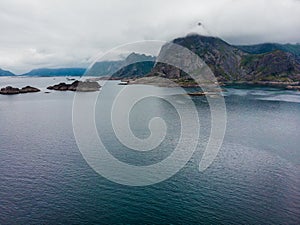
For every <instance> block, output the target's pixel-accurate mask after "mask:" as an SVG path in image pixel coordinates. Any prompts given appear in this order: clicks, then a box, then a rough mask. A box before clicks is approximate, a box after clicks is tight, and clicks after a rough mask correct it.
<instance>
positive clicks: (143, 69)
mask: <svg viewBox="0 0 300 225" xmlns="http://www.w3.org/2000/svg"><path fill="white" fill-rule="evenodd" d="M154 61H155V57H154V56H147V55H145V54H138V53H134V52H133V53H131V54H129V55H128V56H127V57H126V58H125V59H124V60H118V61H103V62H96V63H95V64H94V65H93V66H92V68H90V69H89V70H88V71H87V73H86V75H87V76H112V77H119V78H125V77H127V78H129V77H130V78H131V77H140V76H145V75H146V74H148V73H149V72H150V71H151V69H152V68H153V66H154Z"/></svg>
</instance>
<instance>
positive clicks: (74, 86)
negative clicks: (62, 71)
mask: <svg viewBox="0 0 300 225" xmlns="http://www.w3.org/2000/svg"><path fill="white" fill-rule="evenodd" d="M100 87H101V86H100V84H98V82H96V81H78V80H76V81H74V82H73V83H71V84H66V83H59V84H56V85H53V86H49V87H47V89H48V90H55V91H80V92H90V91H99V90H100Z"/></svg>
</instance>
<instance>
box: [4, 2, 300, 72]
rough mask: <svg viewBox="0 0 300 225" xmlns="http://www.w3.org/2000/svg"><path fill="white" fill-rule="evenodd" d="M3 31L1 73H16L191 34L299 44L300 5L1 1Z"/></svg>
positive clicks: (81, 62)
mask: <svg viewBox="0 0 300 225" xmlns="http://www.w3.org/2000/svg"><path fill="white" fill-rule="evenodd" d="M198 22H201V23H202V24H203V25H204V28H205V29H204V28H203V27H201V26H200V27H199V26H198V25H197V23H198ZM0 29H1V35H0V68H2V69H7V70H10V71H13V72H15V73H17V74H20V73H23V72H27V71H29V70H31V69H33V68H40V67H50V68H53V67H69V66H70V67H81V66H88V65H89V64H90V59H91V58H92V57H94V56H95V55H96V54H99V53H101V52H105V51H108V50H109V49H111V48H114V47H116V46H118V45H120V44H125V43H128V42H134V41H140V40H152V39H155V40H164V41H167V40H172V39H173V38H176V37H179V36H185V35H186V34H188V33H190V32H199V33H201V34H210V35H213V36H219V37H221V38H223V39H224V40H226V41H228V42H229V43H233V44H253V43H261V42H281V43H287V42H290V43H297V42H298V43H299V42H300V1H299V0H147V1H146V0H105V1H104V0H0Z"/></svg>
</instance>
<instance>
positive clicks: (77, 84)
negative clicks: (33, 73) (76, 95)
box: [0, 80, 101, 95]
mask: <svg viewBox="0 0 300 225" xmlns="http://www.w3.org/2000/svg"><path fill="white" fill-rule="evenodd" d="M100 88H101V86H100V85H99V84H98V82H95V81H78V80H76V81H74V82H73V83H71V84H66V83H59V84H56V85H53V86H49V87H47V89H48V90H55V91H79V92H92V91H99V90H100ZM40 91H41V90H40V89H38V88H35V87H31V86H26V87H23V88H16V87H12V86H7V87H4V88H1V89H0V94H1V95H16V94H25V93H34V92H40ZM46 93H49V92H46Z"/></svg>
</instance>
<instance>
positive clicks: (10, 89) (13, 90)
mask: <svg viewBox="0 0 300 225" xmlns="http://www.w3.org/2000/svg"><path fill="white" fill-rule="evenodd" d="M19 93H20V90H19V88H14V87H11V86H7V87H5V88H1V90H0V94H2V95H15V94H19Z"/></svg>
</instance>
